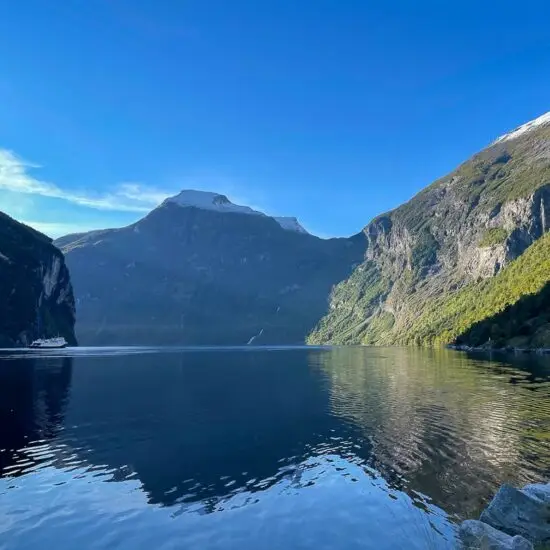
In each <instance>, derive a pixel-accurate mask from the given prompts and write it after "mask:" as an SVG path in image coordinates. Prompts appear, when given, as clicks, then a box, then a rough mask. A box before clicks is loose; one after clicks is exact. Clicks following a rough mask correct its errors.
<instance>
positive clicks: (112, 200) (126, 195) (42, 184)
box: [0, 149, 174, 212]
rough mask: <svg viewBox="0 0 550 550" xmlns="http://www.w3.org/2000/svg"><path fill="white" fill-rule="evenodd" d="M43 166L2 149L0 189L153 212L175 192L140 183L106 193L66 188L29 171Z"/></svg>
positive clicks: (98, 206)
mask: <svg viewBox="0 0 550 550" xmlns="http://www.w3.org/2000/svg"><path fill="white" fill-rule="evenodd" d="M33 168H39V166H37V165H34V164H30V163H28V162H25V161H24V160H22V159H21V158H19V157H18V156H17V155H15V154H14V153H13V152H12V151H8V150H6V149H0V189H4V190H6V191H11V192H14V193H24V194H28V195H40V196H42V197H51V198H56V199H63V200H66V201H68V202H71V203H73V204H77V205H79V206H86V207H88V208H94V209H97V210H112V211H117V212H149V211H150V210H151V209H152V208H154V207H155V206H158V205H159V204H160V203H161V202H162V201H163V200H164V199H165V198H166V197H167V196H169V195H172V194H174V192H171V191H168V190H162V189H157V188H154V187H149V186H145V185H141V184H139V183H123V184H120V185H117V186H116V187H115V188H114V189H113V191H112V192H110V193H103V194H93V195H92V194H89V193H79V192H74V191H66V190H64V189H62V188H61V187H59V186H57V185H55V184H53V183H49V182H46V181H42V180H39V179H36V178H35V177H33V176H32V175H30V173H29V171H30V170H31V169H33Z"/></svg>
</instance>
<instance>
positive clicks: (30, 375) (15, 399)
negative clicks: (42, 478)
mask: <svg viewBox="0 0 550 550" xmlns="http://www.w3.org/2000/svg"><path fill="white" fill-rule="evenodd" d="M71 376H72V359H71V358H70V357H63V358H48V359H34V358H21V359H16V360H10V361H6V362H4V363H2V368H0V477H2V476H3V475H4V474H5V473H7V472H6V471H7V470H10V467H13V466H14V465H16V464H17V463H18V462H19V461H20V458H21V457H20V455H21V452H22V450H23V449H24V448H25V447H26V446H27V445H28V444H29V442H37V441H43V440H51V439H53V438H55V437H56V436H57V435H58V434H59V432H60V430H61V429H62V428H63V421H64V415H65V410H66V407H67V403H68V399H69V389H70V384H71ZM25 460H26V461H29V460H30V462H31V463H33V464H34V463H38V462H40V460H39V459H37V460H33V458H32V457H31V456H29V455H28V454H26V455H25ZM28 466H29V464H27V467H28ZM18 473H19V469H18V468H12V471H11V472H10V475H17V474H18Z"/></svg>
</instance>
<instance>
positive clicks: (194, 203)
mask: <svg viewBox="0 0 550 550" xmlns="http://www.w3.org/2000/svg"><path fill="white" fill-rule="evenodd" d="M165 202H171V203H175V204H177V205H178V206H183V207H194V208H201V209H202V210H215V211H217V212H235V213H239V214H253V215H256V216H263V214H262V213H261V212H258V211H256V210H253V209H252V208H249V207H248V206H239V205H238V204H233V203H232V202H231V201H230V200H229V199H228V198H227V197H226V196H225V195H221V194H219V193H213V192H211V191H196V190H193V189H184V190H183V191H182V192H181V193H179V194H178V195H175V196H173V197H170V198H168V199H166V201H165Z"/></svg>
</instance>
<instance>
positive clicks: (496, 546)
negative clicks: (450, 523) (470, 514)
mask: <svg viewBox="0 0 550 550" xmlns="http://www.w3.org/2000/svg"><path fill="white" fill-rule="evenodd" d="M458 536H459V539H460V544H461V547H462V549H463V550H533V545H532V544H531V543H530V542H529V541H528V540H526V539H524V538H523V537H521V536H519V535H517V536H515V537H512V536H510V535H507V534H506V533H503V532H502V531H499V530H498V529H495V528H494V527H491V526H490V525H487V524H486V523H483V522H482V521H477V520H474V519H469V520H467V521H465V522H463V523H462V525H461V526H460V527H459V529H458Z"/></svg>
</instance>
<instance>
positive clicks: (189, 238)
mask: <svg viewBox="0 0 550 550" xmlns="http://www.w3.org/2000/svg"><path fill="white" fill-rule="evenodd" d="M185 193H189V192H185ZM207 195H212V194H207ZM212 196H215V197H219V196H217V195H212ZM193 197H195V195H193ZM200 199H201V200H200V201H199V204H198V205H197V206H194V205H189V204H186V203H185V201H179V202H178V201H176V200H168V201H166V202H165V203H164V204H162V205H161V206H160V207H158V208H157V209H155V210H154V211H153V212H151V213H150V214H149V215H148V216H146V217H145V218H144V219H142V220H140V221H138V222H137V223H135V224H133V225H131V226H129V227H126V228H122V229H112V230H104V231H94V232H92V233H88V234H80V235H75V236H68V237H64V238H63V239H60V240H58V241H57V242H58V244H60V246H62V249H63V251H64V253H65V255H66V259H67V263H68V265H69V267H70V269H71V273H72V277H73V280H74V285H75V292H76V296H77V307H78V323H77V332H78V336H79V339H80V340H81V342H82V343H83V344H89V345H91V344H94V345H99V344H102V345H108V344H151V345H152V344H218V345H222V344H227V345H229V344H237V345H242V344H247V343H248V342H250V341H253V342H254V343H258V344H261V343H269V344H298V343H303V342H304V340H305V337H306V335H307V334H308V332H309V331H310V330H311V329H312V328H313V327H314V326H315V323H316V322H317V321H318V320H319V319H320V318H321V317H322V316H323V315H324V314H325V313H326V310H327V304H328V296H329V295H330V292H331V289H332V287H333V285H334V284H336V283H338V282H339V281H341V280H343V279H345V278H346V277H347V276H348V275H349V274H350V272H351V269H352V266H353V265H355V264H357V263H358V262H360V261H361V259H362V256H363V253H364V241H365V238H364V236H363V235H362V234H360V235H358V236H356V237H354V238H352V239H331V240H322V239H319V238H317V237H314V236H312V235H309V234H307V233H305V232H304V231H303V229H302V228H301V226H300V227H297V226H296V225H295V224H292V226H293V227H296V230H288V229H285V228H284V227H283V226H282V225H281V223H280V221H277V220H275V219H273V218H271V217H269V216H265V215H262V214H261V213H257V212H254V211H249V210H250V209H246V207H239V206H237V205H231V203H229V204H227V203H226V202H224V201H222V202H221V205H222V206H221V207H218V206H219V204H218V203H217V202H216V203H215V205H214V206H215V207H214V206H213V207H211V208H210V207H204V202H203V199H204V197H202V196H201V197H200ZM223 199H225V197H223ZM215 200H218V199H215ZM226 200H227V199H225V201H226Z"/></svg>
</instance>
